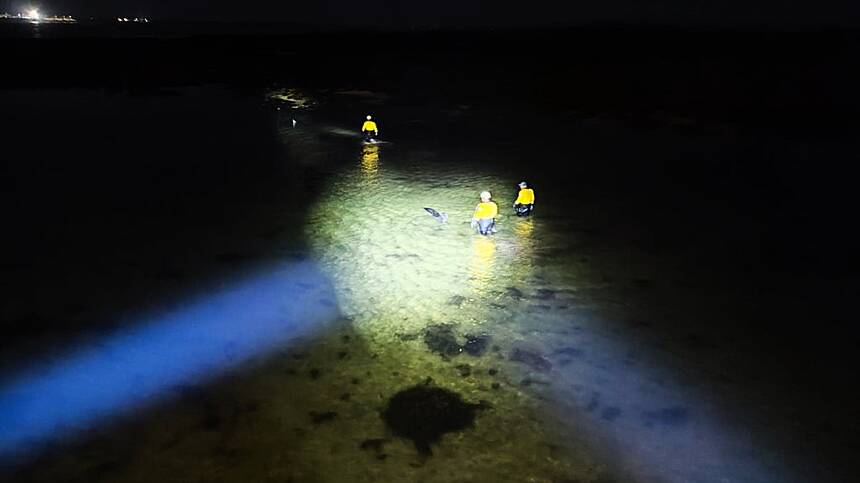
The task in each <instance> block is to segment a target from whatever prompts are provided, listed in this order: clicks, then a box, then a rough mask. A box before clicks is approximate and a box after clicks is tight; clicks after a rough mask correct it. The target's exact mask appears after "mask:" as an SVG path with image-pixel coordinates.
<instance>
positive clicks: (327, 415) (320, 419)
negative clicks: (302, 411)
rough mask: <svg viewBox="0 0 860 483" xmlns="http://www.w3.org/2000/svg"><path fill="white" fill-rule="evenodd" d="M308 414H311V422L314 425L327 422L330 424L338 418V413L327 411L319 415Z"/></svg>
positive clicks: (314, 413)
mask: <svg viewBox="0 0 860 483" xmlns="http://www.w3.org/2000/svg"><path fill="white" fill-rule="evenodd" d="M308 414H310V416H311V422H312V423H314V424H322V423H327V422H329V421H331V420H333V419H334V418H336V417H337V413H336V412H334V411H326V412H324V413H318V412H316V411H311V412H310V413H308Z"/></svg>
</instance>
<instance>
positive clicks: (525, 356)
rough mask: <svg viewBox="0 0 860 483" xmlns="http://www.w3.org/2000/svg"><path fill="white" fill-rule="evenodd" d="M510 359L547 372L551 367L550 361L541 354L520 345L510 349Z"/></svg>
mask: <svg viewBox="0 0 860 483" xmlns="http://www.w3.org/2000/svg"><path fill="white" fill-rule="evenodd" d="M510 359H511V360H512V361H514V362H519V363H521V364H525V365H527V366H529V367H530V368H531V369H532V370H535V371H537V372H549V371H550V370H551V369H552V363H551V362H549V361H548V360H546V359H545V358H544V357H543V356H542V355H540V354H539V353H537V352H535V351H531V350H528V349H524V348H522V347H517V348H515V349H514V350H513V351H511V355H510Z"/></svg>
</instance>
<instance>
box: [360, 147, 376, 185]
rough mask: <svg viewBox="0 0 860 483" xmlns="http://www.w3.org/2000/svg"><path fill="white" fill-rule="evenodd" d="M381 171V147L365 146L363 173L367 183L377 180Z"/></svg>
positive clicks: (362, 154)
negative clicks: (378, 172)
mask: <svg viewBox="0 0 860 483" xmlns="http://www.w3.org/2000/svg"><path fill="white" fill-rule="evenodd" d="M377 171H379V146H378V145H376V144H365V145H364V147H363V148H362V150H361V172H362V173H363V174H364V179H365V181H373V180H375V179H376V175H377Z"/></svg>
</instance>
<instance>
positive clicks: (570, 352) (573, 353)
mask: <svg viewBox="0 0 860 483" xmlns="http://www.w3.org/2000/svg"><path fill="white" fill-rule="evenodd" d="M552 354H553V355H565V356H569V357H579V356H581V355H582V349H577V348H576V347H572V346H571V347H564V348H561V349H559V350H557V351H555V352H553V353H552Z"/></svg>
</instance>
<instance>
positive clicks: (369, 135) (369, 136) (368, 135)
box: [361, 115, 379, 142]
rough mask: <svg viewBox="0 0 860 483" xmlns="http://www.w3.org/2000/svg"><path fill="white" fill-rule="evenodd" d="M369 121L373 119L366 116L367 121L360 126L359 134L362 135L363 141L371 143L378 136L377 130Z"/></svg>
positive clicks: (372, 122)
mask: <svg viewBox="0 0 860 483" xmlns="http://www.w3.org/2000/svg"><path fill="white" fill-rule="evenodd" d="M371 119H373V118H372V117H370V115H368V116H367V120H366V121H364V124H362V125H361V133H362V134H364V140H365V141H367V142H373V141H374V140H375V139H376V137H377V136H379V128H377V127H376V123H375V122H374V121H372V120H371Z"/></svg>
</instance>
